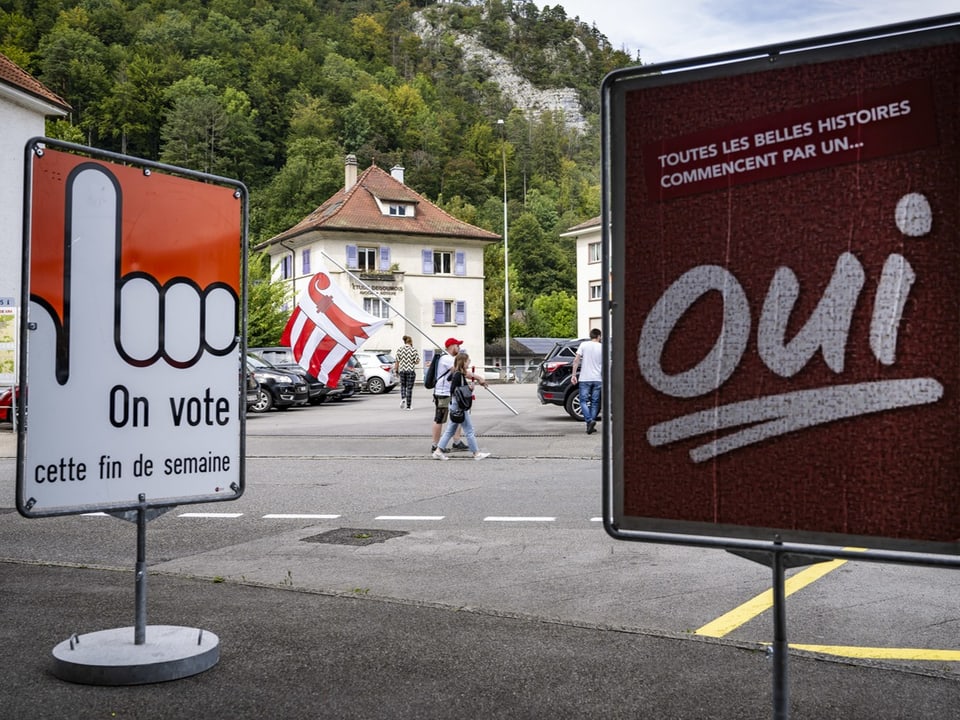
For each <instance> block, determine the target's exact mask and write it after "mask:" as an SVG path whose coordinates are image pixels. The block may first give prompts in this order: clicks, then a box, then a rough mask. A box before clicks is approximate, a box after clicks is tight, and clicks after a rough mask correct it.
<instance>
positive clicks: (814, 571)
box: [694, 560, 847, 638]
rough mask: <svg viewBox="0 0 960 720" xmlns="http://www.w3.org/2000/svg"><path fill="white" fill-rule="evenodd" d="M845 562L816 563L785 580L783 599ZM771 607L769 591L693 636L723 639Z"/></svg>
mask: <svg viewBox="0 0 960 720" xmlns="http://www.w3.org/2000/svg"><path fill="white" fill-rule="evenodd" d="M846 562H847V561H846V560H831V561H830V562H825V563H817V564H816V565H811V566H810V567H808V568H806V569H805V570H801V571H800V572H798V573H797V574H796V575H793V576H792V577H790V578H787V580H786V582H785V583H784V591H785V593H786V595H785V597H789V596H790V595H792V594H793V593H795V592H796V591H797V590H802V589H803V588H805V587H806V586H807V585H809V584H810V583H812V582H816V581H817V580H819V579H820V578H822V577H823V576H824V575H826V574H827V573H830V572H833V571H834V570H836V569H837V568H838V567H840V566H841V565H844V564H846ZM772 607H773V590H772V589H770V590H767V591H765V592H762V593H760V594H759V595H757V596H756V597H754V598H752V599H751V600H747V602H745V603H744V604H743V605H741V606H740V607H736V608H734V609H733V610H731V611H730V612H728V613H725V614H724V615H721V616H720V617H718V618H717V619H716V620H713V621H711V622H708V623H707V624H706V625H704V626H703V627H701V628H699V629H698V630H696V631H695V632H694V635H705V636H706V637H716V638H720V637H724V636H725V635H729V634H730V633H732V632H733V631H734V630H736V629H737V628H738V627H740V626H741V625H745V624H746V623H748V622H750V621H751V620H753V619H754V618H755V617H757V615H760V614H762V613H764V612H766V611H767V610H769V609H770V608H772Z"/></svg>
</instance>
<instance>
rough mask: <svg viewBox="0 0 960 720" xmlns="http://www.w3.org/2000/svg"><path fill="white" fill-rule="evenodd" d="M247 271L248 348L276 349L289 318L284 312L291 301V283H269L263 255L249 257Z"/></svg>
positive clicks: (268, 270) (264, 255) (265, 258)
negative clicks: (285, 305) (286, 304)
mask: <svg viewBox="0 0 960 720" xmlns="http://www.w3.org/2000/svg"><path fill="white" fill-rule="evenodd" d="M247 268H248V270H247V345H249V346H250V347H268V346H270V345H277V344H279V342H280V336H281V335H282V334H283V329H284V328H285V327H286V325H287V320H288V319H289V317H290V311H289V310H287V309H285V308H284V304H285V303H288V302H289V301H290V299H291V298H290V283H287V282H283V281H276V282H273V281H272V279H271V276H270V258H269V256H267V255H266V254H256V255H251V256H250V257H249V258H248V264H247Z"/></svg>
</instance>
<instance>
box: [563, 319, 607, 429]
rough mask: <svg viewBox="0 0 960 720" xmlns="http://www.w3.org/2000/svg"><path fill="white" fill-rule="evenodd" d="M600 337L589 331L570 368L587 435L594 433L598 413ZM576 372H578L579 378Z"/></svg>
mask: <svg viewBox="0 0 960 720" xmlns="http://www.w3.org/2000/svg"><path fill="white" fill-rule="evenodd" d="M600 336H601V332H600V330H599V329H597V328H594V329H593V330H591V331H590V339H589V340H584V341H583V342H582V343H580V347H578V348H577V355H576V357H574V358H573V367H572V368H571V372H572V373H573V376H572V377H571V378H570V382H572V383H573V384H574V385H579V387H578V388H577V389H578V391H579V393H580V412H581V413H583V421H584V422H585V423H586V424H587V435H590V434H592V433H594V432H596V429H597V415H598V414H599V413H600V390H601V387H602V385H603V345H602V344H601V342H600ZM577 370H579V371H580V375H579V377H578V376H577Z"/></svg>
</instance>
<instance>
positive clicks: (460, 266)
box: [453, 250, 467, 275]
mask: <svg viewBox="0 0 960 720" xmlns="http://www.w3.org/2000/svg"><path fill="white" fill-rule="evenodd" d="M454 258H455V260H454V262H453V274H454V275H466V274H467V254H466V253H465V252H464V251H463V250H457V252H456V254H455V255H454Z"/></svg>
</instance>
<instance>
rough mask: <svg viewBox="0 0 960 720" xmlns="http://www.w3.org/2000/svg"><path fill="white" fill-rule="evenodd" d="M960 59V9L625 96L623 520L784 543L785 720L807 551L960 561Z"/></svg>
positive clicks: (618, 500) (609, 88)
mask: <svg viewBox="0 0 960 720" xmlns="http://www.w3.org/2000/svg"><path fill="white" fill-rule="evenodd" d="M958 73H960V15H953V16H946V17H942V18H933V19H930V20H926V21H917V22H915V23H907V24H903V25H898V26H888V27H885V28H876V29H874V30H864V31H860V32H857V33H848V34H844V35H837V36H831V37H827V38H815V39H812V40H806V41H798V42H795V43H790V44H783V45H778V46H771V47H767V48H754V49H750V50H744V51H741V52H736V53H729V54H725V55H722V56H721V55H718V56H711V57H709V58H698V59H694V60H690V61H683V62H677V63H668V64H664V65H657V66H652V67H638V68H628V69H625V70H623V71H618V72H616V73H613V74H611V75H610V76H608V77H607V79H606V80H605V81H604V85H603V88H602V106H603V113H604V118H603V162H604V169H603V174H604V195H603V200H604V215H603V217H604V218H606V222H604V223H603V229H604V248H605V253H604V262H605V267H604V277H610V278H611V281H610V283H611V284H610V287H609V292H608V293H606V296H607V297H608V298H610V301H611V302H610V312H609V313H608V315H607V316H606V317H605V328H604V330H605V333H604V335H605V337H606V338H609V339H610V340H609V341H608V342H607V357H608V363H607V377H605V383H606V384H607V386H608V387H610V388H611V390H612V392H609V393H605V394H606V396H607V397H609V398H610V402H609V404H608V413H609V420H610V422H609V424H608V426H607V427H608V428H609V431H608V432H607V433H605V437H604V526H605V528H606V530H607V532H608V533H609V534H610V535H612V536H613V537H614V538H616V539H620V540H637V541H647V542H665V543H676V544H686V545H699V546H703V547H716V548H724V549H728V550H732V551H735V552H738V553H740V554H747V555H748V554H750V553H752V554H757V553H760V554H765V555H767V556H768V557H770V558H771V560H772V562H771V565H772V566H773V568H774V576H775V591H774V598H775V601H776V600H777V598H778V597H779V598H780V603H781V605H780V607H777V608H775V615H776V617H777V618H778V622H777V623H776V628H775V631H776V632H775V635H776V637H775V646H774V651H775V653H778V654H779V658H778V662H776V663H775V668H779V669H780V672H782V677H779V678H777V680H778V681H777V682H776V683H775V696H776V697H775V701H776V702H775V704H776V708H775V712H776V713H777V714H776V717H778V718H779V717H786V677H785V667H786V665H785V662H786V657H785V652H786V639H785V622H782V619H783V617H782V612H783V608H782V583H783V567H784V563H783V561H784V558H785V557H787V558H790V557H793V558H795V556H797V555H802V556H806V557H808V558H809V557H814V558H818V557H819V558H824V559H825V558H830V557H846V558H850V559H858V560H874V561H890V562H906V563H922V564H927V565H931V566H941V567H960V542H958V540H960V492H958V490H960V487H958V478H960V443H958V438H960V317H958V315H957V313H956V303H957V298H958V297H960V235H958V228H960V207H958V205H957V197H958V196H960V175H958V172H957V168H958V167H960V121H958V117H957V111H956V109H957V107H958V104H960V97H958V94H957V85H956V77H957V76H958ZM850 546H861V547H865V548H867V550H866V551H863V550H856V549H853V548H851V547H850ZM777 578H779V579H777ZM778 584H779V585H780V586H781V587H780V593H779V594H778V593H777V588H776V585H778Z"/></svg>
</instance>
